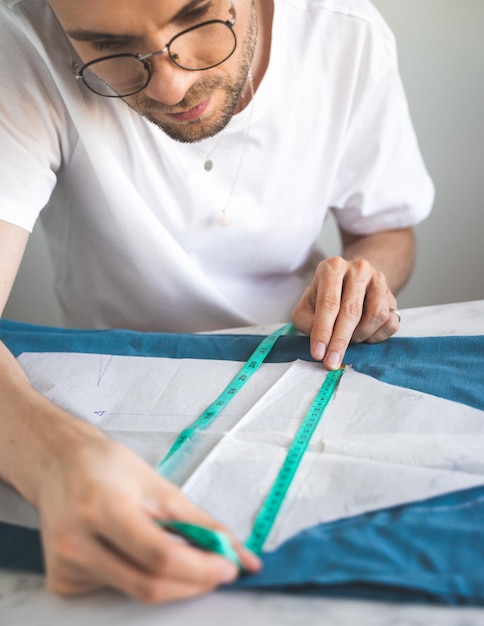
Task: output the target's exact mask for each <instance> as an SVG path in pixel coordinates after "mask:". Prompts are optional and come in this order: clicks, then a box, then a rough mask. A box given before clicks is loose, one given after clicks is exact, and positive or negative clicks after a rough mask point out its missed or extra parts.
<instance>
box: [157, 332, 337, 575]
mask: <svg viewBox="0 0 484 626" xmlns="http://www.w3.org/2000/svg"><path fill="white" fill-rule="evenodd" d="M294 332H296V329H295V328H294V326H293V325H292V324H285V325H284V326H282V327H281V328H279V329H277V330H276V331H274V332H273V333H271V334H270V335H269V336H267V337H265V338H264V339H263V341H262V342H261V343H260V344H259V345H258V347H257V348H256V350H255V351H254V352H253V353H252V355H251V356H250V357H249V360H248V361H247V362H246V363H245V365H244V366H243V367H242V369H241V370H240V371H239V372H238V374H237V375H236V376H235V377H234V378H233V379H232V380H231V382H230V383H229V384H228V386H227V387H226V388H225V389H224V390H223V391H222V393H221V394H220V395H219V396H218V398H217V399H216V400H215V401H214V402H212V404H211V405H210V406H209V407H208V408H207V409H206V410H205V411H204V412H203V413H202V415H201V416H200V417H199V418H198V419H197V420H195V421H194V422H193V423H192V424H191V425H190V426H188V427H187V428H185V429H184V430H183V431H182V432H181V433H180V434H179V435H178V437H177V438H176V440H175V442H174V444H173V445H172V446H171V448H170V449H169V451H168V453H167V454H166V456H165V457H164V458H163V459H162V460H161V462H160V463H159V464H158V467H157V471H158V473H160V474H164V472H166V469H167V465H168V462H169V461H171V460H172V458H173V457H174V456H175V455H176V454H177V453H178V452H179V451H180V450H181V449H182V448H183V446H184V445H185V444H186V443H187V442H188V441H189V440H190V439H191V438H192V437H193V435H195V434H196V433H197V431H199V430H202V429H203V428H206V427H207V426H208V425H209V424H210V423H211V422H212V421H213V420H214V419H215V418H216V417H217V416H218V415H219V414H220V413H221V411H222V410H223V409H224V408H225V407H226V406H227V404H228V403H229V402H230V401H231V400H232V398H234V397H235V395H236V394H237V393H238V392H239V391H240V390H241V389H242V387H243V386H244V385H245V383H246V382H247V381H248V380H249V379H250V377H251V376H252V375H253V374H254V373H255V372H256V371H257V370H258V369H259V368H260V366H261V365H262V363H263V362H264V360H265V359H266V357H267V355H268V354H269V353H270V351H271V350H272V348H273V347H274V345H275V343H276V341H277V340H278V339H279V337H281V336H282V335H287V334H291V333H294ZM343 372H344V368H342V369H339V370H334V371H330V372H328V374H327V375H326V378H325V380H324V382H323V384H322V386H321V388H320V390H319V392H318V395H317V396H316V398H315V400H314V401H313V403H312V404H311V406H310V408H309V411H308V412H307V413H306V415H305V417H304V420H303V423H302V424H301V426H300V427H299V429H298V431H297V433H296V436H295V438H294V440H293V442H292V444H291V446H290V448H289V451H288V453H287V456H286V459H285V461H284V464H283V466H282V468H281V470H280V471H279V474H278V476H277V478H276V480H275V482H274V484H273V485H272V487H271V490H270V491H269V494H268V496H267V498H266V499H265V501H264V503H263V505H262V508H261V509H260V511H259V513H258V515H257V517H256V520H255V523H254V527H253V529H252V532H251V534H250V536H249V538H248V539H247V541H246V543H245V545H246V547H247V548H249V549H250V550H252V551H253V552H256V553H260V552H261V551H262V548H263V546H264V543H265V541H266V539H267V537H268V536H269V533H270V531H271V529H272V527H273V525H274V522H275V520H276V517H277V515H278V513H279V510H280V508H281V506H282V503H283V501H284V498H285V497H286V494H287V492H288V490H289V487H290V486H291V483H292V481H293V479H294V476H295V474H296V471H297V469H298V467H299V464H300V462H301V460H302V457H303V456H304V453H305V451H306V450H307V447H308V445H309V442H310V441H311V437H312V436H313V433H314V431H315V429H316V427H317V425H318V423H319V421H320V419H321V416H322V414H323V412H324V410H325V408H326V406H327V405H328V403H329V401H330V400H331V398H332V396H333V394H334V392H335V390H336V387H337V386H338V382H339V380H340V378H341V376H342V375H343ZM157 523H158V524H159V525H160V526H162V527H165V528H167V530H172V531H174V532H178V533H179V534H181V535H183V536H185V537H186V538H187V539H188V540H189V541H191V542H192V543H194V544H196V545H198V546H199V547H201V548H204V549H206V550H210V551H212V552H216V553H218V554H221V555H223V556H225V557H226V558H228V559H229V560H231V561H232V562H234V563H235V564H237V565H239V566H240V563H239V561H238V558H237V555H236V553H235V552H234V549H233V547H232V544H231V543H230V541H229V539H228V537H227V536H226V535H225V534H224V533H221V532H220V531H213V530H210V529H208V528H204V527H200V526H196V525H194V524H186V523H183V522H166V521H162V520H158V522H157Z"/></svg>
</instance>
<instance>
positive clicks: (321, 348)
mask: <svg viewBox="0 0 484 626" xmlns="http://www.w3.org/2000/svg"><path fill="white" fill-rule="evenodd" d="M325 354H326V346H325V345H324V343H321V342H320V341H318V343H317V344H316V345H315V346H314V348H313V356H314V358H315V359H316V361H322V360H323V359H324V355H325Z"/></svg>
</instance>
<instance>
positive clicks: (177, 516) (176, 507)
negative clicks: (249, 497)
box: [151, 477, 262, 572]
mask: <svg viewBox="0 0 484 626" xmlns="http://www.w3.org/2000/svg"><path fill="white" fill-rule="evenodd" d="M156 478H157V480H159V477H156ZM151 512H152V515H153V516H154V517H157V518H159V519H164V520H171V521H175V520H176V521H183V522H189V523H191V524H197V525H199V526H204V527H205V528H209V529H210V530H215V531H219V532H223V533H225V534H226V535H227V537H228V538H229V540H230V542H231V543H232V547H233V548H234V550H235V551H236V553H237V555H238V557H239V559H240V562H241V565H242V567H243V568H244V569H245V570H247V571H249V572H257V571H259V570H260V569H261V567H262V562H261V560H260V559H259V558H258V557H257V556H256V555H255V554H254V553H253V552H252V551H250V550H248V549H247V548H246V547H245V546H243V545H242V544H241V543H240V541H239V540H238V539H237V538H236V537H235V535H234V534H233V533H232V532H231V531H230V530H229V529H228V528H227V527H226V526H224V525H223V524H221V523H220V522H218V521H217V520H214V518H213V517H211V516H210V515H208V513H206V512H205V511H203V509H200V508H199V507H198V506H196V505H195V504H194V503H193V502H192V501H191V500H190V499H188V498H186V497H185V496H184V495H183V493H181V492H180V491H178V490H177V492H176V494H175V496H174V497H172V498H170V500H169V501H168V500H167V499H166V498H165V499H164V500H163V503H162V504H161V505H160V507H159V508H157V509H156V508H155V509H153V508H151Z"/></svg>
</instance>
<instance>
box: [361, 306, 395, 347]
mask: <svg viewBox="0 0 484 626" xmlns="http://www.w3.org/2000/svg"><path fill="white" fill-rule="evenodd" d="M399 328H400V318H399V316H398V315H395V314H394V313H393V312H392V311H389V313H388V319H387V321H386V322H385V324H383V325H382V326H381V327H380V328H379V329H378V330H377V331H376V332H375V333H373V335H371V336H370V337H368V339H366V340H365V341H366V343H380V342H381V341H385V339H388V337H391V336H392V335H394V334H395V333H396V332H397V331H398V329H399Z"/></svg>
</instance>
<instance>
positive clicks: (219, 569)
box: [36, 434, 260, 603]
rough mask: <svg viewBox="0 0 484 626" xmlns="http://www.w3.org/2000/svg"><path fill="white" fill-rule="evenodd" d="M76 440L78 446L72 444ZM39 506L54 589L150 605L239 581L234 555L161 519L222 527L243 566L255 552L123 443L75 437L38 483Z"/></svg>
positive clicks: (254, 563) (253, 563)
mask: <svg viewBox="0 0 484 626" xmlns="http://www.w3.org/2000/svg"><path fill="white" fill-rule="evenodd" d="M73 443H74V445H72V444H73ZM39 485H40V488H39V491H38V499H37V502H36V504H37V506H38V509H39V513H40V519H41V529H42V539H43V546H44V552H45V560H46V566H47V582H48V587H49V588H50V589H51V590H52V591H53V592H55V593H58V594H62V595H71V594H78V593H83V592H88V591H93V590H96V589H99V588H102V587H112V588H115V589H118V590H120V591H122V592H124V593H126V594H127V595H129V596H131V597H133V598H136V599H137V600H140V601H142V602H146V603H158V602H164V601H168V600H178V599H182V598H188V597H190V596H196V595H199V594H202V593H205V592H208V591H210V590H212V589H214V588H215V587H217V586H218V585H220V584H222V583H228V582H231V581H233V580H234V579H235V578H236V577H237V575H238V568H237V567H236V566H235V565H234V564H233V563H231V562H230V561H229V560H228V559H226V558H224V557H222V556H218V555H216V554H211V553H208V552H205V551H202V550H201V549H198V548H195V547H192V546H190V545H188V544H186V543H183V542H180V541H179V540H178V539H176V538H174V537H173V535H171V534H170V533H168V532H166V531H164V530H162V529H161V528H160V527H159V526H158V525H156V524H155V522H154V520H155V519H163V520H178V521H184V522H190V523H193V524H199V525H202V526H206V527H208V528H211V529H213V530H222V531H224V532H226V533H227V534H228V535H229V537H230V538H231V539H232V541H233V544H234V548H235V549H236V551H237V553H238V555H239V558H240V560H241V562H242V565H243V566H244V568H246V569H247V570H248V571H252V572H255V571H257V570H258V569H259V567H260V562H259V560H258V558H257V557H255V556H254V555H253V554H252V553H250V552H248V551H247V550H246V549H245V548H243V547H242V546H241V545H240V544H239V543H238V542H237V541H236V540H235V539H234V538H233V537H231V535H230V533H229V531H228V530H227V529H225V528H224V527H222V526H221V525H220V524H218V523H217V522H215V521H214V520H213V519H212V518H211V517H210V516H208V515H207V514H206V513H204V512H203V511H201V510H200V509H198V508H197V507H196V506H194V505H193V504H192V503H191V502H190V501H189V500H188V499H187V498H186V497H185V496H184V495H183V494H182V492H181V491H180V490H179V489H178V488H177V487H175V486H174V485H173V484H171V483H169V482H168V481H166V480H165V479H163V478H161V477H160V476H158V475H157V474H156V472H155V471H154V470H152V469H151V468H150V467H149V466H148V465H146V464H145V462H144V461H143V460H142V459H140V458H139V457H137V456H136V455H135V454H134V453H132V452H131V451H130V450H128V449H127V448H125V447H124V446H122V445H120V444H117V443H115V442H113V441H110V440H108V439H106V438H105V437H104V436H102V435H100V434H99V436H97V435H96V436H92V437H86V436H83V437H82V439H81V440H79V442H78V445H76V444H75V441H74V440H72V441H71V442H70V443H69V444H68V445H67V446H66V447H65V448H64V449H63V450H61V451H60V453H59V454H58V455H56V457H55V458H52V460H51V462H50V463H49V466H48V468H47V469H46V471H45V473H44V475H43V476H42V478H41V480H40V481H39Z"/></svg>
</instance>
